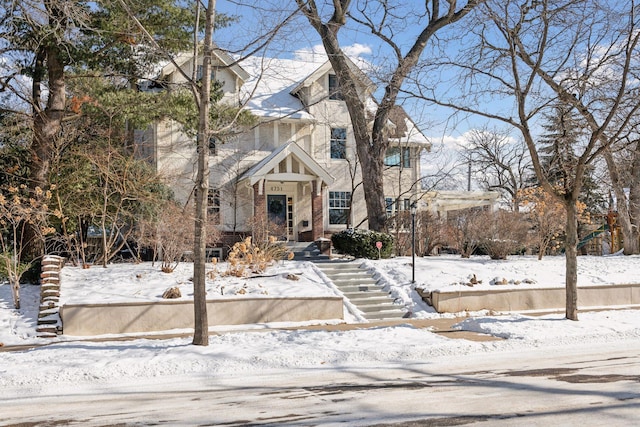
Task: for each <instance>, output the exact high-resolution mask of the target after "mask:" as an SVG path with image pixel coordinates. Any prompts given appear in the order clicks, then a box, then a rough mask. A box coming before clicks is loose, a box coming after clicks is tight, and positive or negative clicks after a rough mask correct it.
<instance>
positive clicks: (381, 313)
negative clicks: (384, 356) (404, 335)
mask: <svg viewBox="0 0 640 427" xmlns="http://www.w3.org/2000/svg"><path fill="white" fill-rule="evenodd" d="M313 262H314V263H315V264H316V265H317V266H318V268H320V270H322V272H323V273H324V274H325V275H326V276H327V277H328V278H329V279H330V280H331V281H332V282H333V283H334V285H335V286H336V287H337V288H338V289H339V290H340V291H341V292H342V293H343V295H344V297H345V298H346V299H348V300H349V302H351V304H353V305H354V306H355V307H356V308H357V309H358V310H360V311H361V312H362V313H363V315H364V318H365V319H367V320H382V319H401V318H403V317H405V315H406V313H405V311H404V310H403V309H402V308H401V307H400V306H398V305H395V304H393V300H392V299H391V296H390V295H389V293H388V292H386V291H385V290H383V288H382V286H380V285H378V284H377V283H376V280H375V279H374V278H373V277H372V276H371V274H369V272H368V271H367V270H364V269H361V268H360V264H359V263H357V262H344V261H330V260H328V259H326V260H321V259H315V260H313Z"/></svg>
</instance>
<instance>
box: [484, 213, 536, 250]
mask: <svg viewBox="0 0 640 427" xmlns="http://www.w3.org/2000/svg"><path fill="white" fill-rule="evenodd" d="M485 224H486V225H485V228H484V233H483V239H482V242H481V246H482V248H483V249H484V250H485V251H486V252H487V255H489V256H490V257H491V259H507V256H508V255H512V254H514V253H516V252H518V250H521V249H522V248H523V247H524V242H525V241H526V238H527V231H528V224H527V222H526V221H525V220H524V218H523V216H522V215H521V214H519V213H517V212H507V211H503V210H500V211H497V212H493V213H489V212H487V213H486V214H485Z"/></svg>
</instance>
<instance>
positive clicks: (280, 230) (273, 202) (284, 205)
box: [267, 194, 293, 240]
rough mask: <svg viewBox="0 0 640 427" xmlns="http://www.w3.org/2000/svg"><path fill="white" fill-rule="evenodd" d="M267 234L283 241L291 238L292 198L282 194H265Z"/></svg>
mask: <svg viewBox="0 0 640 427" xmlns="http://www.w3.org/2000/svg"><path fill="white" fill-rule="evenodd" d="M267 217H268V218H269V232H270V233H271V234H272V235H275V236H278V238H280V239H283V240H289V239H291V238H292V237H293V198H291V197H287V196H286V195H284V194H267Z"/></svg>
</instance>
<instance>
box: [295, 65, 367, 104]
mask: <svg viewBox="0 0 640 427" xmlns="http://www.w3.org/2000/svg"><path fill="white" fill-rule="evenodd" d="M347 63H348V64H349V66H350V68H351V71H353V73H354V74H355V75H356V77H357V78H358V79H359V80H360V82H361V83H362V84H363V85H364V86H365V87H367V88H373V87H375V83H373V81H372V80H371V79H370V78H369V77H368V76H367V75H366V74H365V73H363V72H362V70H361V69H360V68H358V67H357V66H356V65H355V64H354V63H353V61H351V60H350V59H349V58H348V57H347ZM331 70H333V67H332V65H331V62H329V60H326V61H325V62H324V63H323V64H322V65H320V67H318V68H317V69H316V70H315V71H313V72H312V73H311V74H309V75H308V76H306V77H305V78H304V79H303V80H302V81H300V83H298V84H297V85H296V87H294V88H293V89H292V90H291V94H292V95H295V94H297V93H298V92H299V91H300V90H301V89H302V88H305V87H309V86H311V85H312V84H313V83H314V82H316V81H317V80H318V79H319V78H320V77H322V76H323V75H324V74H326V73H328V72H330V71H331Z"/></svg>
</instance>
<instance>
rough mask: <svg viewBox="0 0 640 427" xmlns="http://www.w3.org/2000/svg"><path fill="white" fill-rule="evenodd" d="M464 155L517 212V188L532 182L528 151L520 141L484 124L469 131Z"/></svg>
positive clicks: (480, 177) (485, 185)
mask: <svg viewBox="0 0 640 427" xmlns="http://www.w3.org/2000/svg"><path fill="white" fill-rule="evenodd" d="M469 144H470V145H469V147H468V148H467V150H466V152H464V154H463V155H464V156H465V157H466V160H467V161H468V162H470V167H471V170H472V171H473V172H475V176H476V178H477V179H478V181H479V182H480V185H481V186H482V187H483V188H485V189H486V190H489V191H491V190H497V191H499V192H500V193H501V194H502V195H503V197H504V198H505V199H506V201H508V203H509V205H510V206H511V209H512V210H513V211H514V212H518V210H519V206H520V201H519V196H518V195H519V192H520V191H521V190H522V189H523V188H525V187H527V186H528V185H530V184H531V177H532V175H533V169H532V167H531V161H530V158H529V152H528V150H527V147H526V145H525V144H524V142H522V141H514V140H513V139H512V138H511V137H510V136H509V134H508V133H506V132H500V131H497V130H489V129H488V128H484V129H481V130H473V131H471V134H470V138H469Z"/></svg>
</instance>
